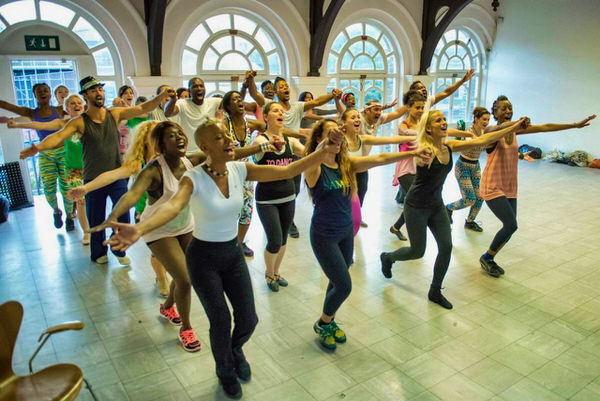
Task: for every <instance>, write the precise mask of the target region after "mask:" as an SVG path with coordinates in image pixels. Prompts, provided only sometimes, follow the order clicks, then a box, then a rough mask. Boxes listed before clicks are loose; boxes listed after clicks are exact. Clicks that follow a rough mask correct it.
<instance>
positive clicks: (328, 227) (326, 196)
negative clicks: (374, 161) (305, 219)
mask: <svg viewBox="0 0 600 401" xmlns="http://www.w3.org/2000/svg"><path fill="white" fill-rule="evenodd" d="M344 189H345V185H344V183H343V182H342V173H341V171H340V169H339V168H337V169H334V168H331V167H327V166H326V165H324V164H321V175H320V176H319V179H318V180H317V183H316V184H315V186H314V187H313V188H311V189H310V192H311V195H312V200H313V204H314V212H313V216H312V222H311V228H312V229H313V230H314V231H315V232H316V233H318V234H321V235H336V234H339V233H341V232H344V231H346V230H348V227H350V229H351V228H352V203H351V202H350V200H351V196H350V193H349V191H348V193H347V194H346V193H344Z"/></svg>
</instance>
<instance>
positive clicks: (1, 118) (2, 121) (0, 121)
mask: <svg viewBox="0 0 600 401" xmlns="http://www.w3.org/2000/svg"><path fill="white" fill-rule="evenodd" d="M10 120H12V118H10V117H6V116H0V124H6V123H8V122H9V121H10Z"/></svg>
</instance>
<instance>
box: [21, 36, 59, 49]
mask: <svg viewBox="0 0 600 401" xmlns="http://www.w3.org/2000/svg"><path fill="white" fill-rule="evenodd" d="M25 50H27V51H30V52H31V51H36V52H39V51H59V50H60V43H59V42H58V36H46V35H25Z"/></svg>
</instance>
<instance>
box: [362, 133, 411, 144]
mask: <svg viewBox="0 0 600 401" xmlns="http://www.w3.org/2000/svg"><path fill="white" fill-rule="evenodd" d="M360 139H361V140H362V142H363V143H364V144H365V145H395V144H400V143H405V142H410V141H414V140H415V139H417V137H415V136H413V135H392V136H382V137H379V136H373V135H361V136H360Z"/></svg>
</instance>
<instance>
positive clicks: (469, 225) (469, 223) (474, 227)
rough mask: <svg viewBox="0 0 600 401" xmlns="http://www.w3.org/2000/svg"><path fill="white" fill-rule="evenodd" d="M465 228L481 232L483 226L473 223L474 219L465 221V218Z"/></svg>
mask: <svg viewBox="0 0 600 401" xmlns="http://www.w3.org/2000/svg"><path fill="white" fill-rule="evenodd" d="M465 228H466V229H467V230H471V231H475V232H478V233H480V232H482V231H483V228H481V226H480V225H479V224H477V223H475V222H474V221H466V220H465Z"/></svg>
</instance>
